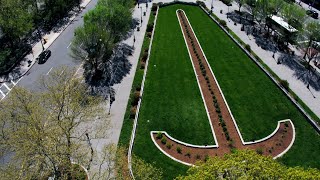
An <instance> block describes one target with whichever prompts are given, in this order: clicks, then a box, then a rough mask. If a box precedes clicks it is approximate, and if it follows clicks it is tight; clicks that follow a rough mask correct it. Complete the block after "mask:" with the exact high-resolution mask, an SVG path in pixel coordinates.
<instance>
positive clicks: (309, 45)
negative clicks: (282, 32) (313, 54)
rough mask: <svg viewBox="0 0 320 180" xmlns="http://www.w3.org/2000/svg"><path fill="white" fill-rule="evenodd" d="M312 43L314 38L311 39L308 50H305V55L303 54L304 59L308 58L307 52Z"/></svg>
mask: <svg viewBox="0 0 320 180" xmlns="http://www.w3.org/2000/svg"><path fill="white" fill-rule="evenodd" d="M311 43H312V39H310V40H309V43H308V47H307V49H306V51H305V53H304V55H303V59H306V57H307V53H308V49H309V47H310V46H311Z"/></svg>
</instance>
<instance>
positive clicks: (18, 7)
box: [0, 0, 33, 46]
mask: <svg viewBox="0 0 320 180" xmlns="http://www.w3.org/2000/svg"><path fill="white" fill-rule="evenodd" d="M26 5H27V4H26V3H25V1H23V0H1V1H0V27H1V29H2V31H3V33H4V34H5V35H6V36H7V37H8V38H9V40H10V44H11V46H13V45H14V41H15V40H19V39H20V38H21V37H22V36H23V35H25V34H26V33H27V32H29V31H30V30H31V29H32V26H33V23H32V14H31V13H29V12H28V6H26Z"/></svg>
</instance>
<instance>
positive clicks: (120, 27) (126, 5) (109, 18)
mask: <svg viewBox="0 0 320 180" xmlns="http://www.w3.org/2000/svg"><path fill="white" fill-rule="evenodd" d="M131 14H132V10H131V3H130V1H124V0H99V1H98V4H97V6H96V8H95V9H94V10H93V11H90V12H88V13H87V14H86V15H85V17H84V21H85V23H89V24H91V23H93V24H96V25H97V26H102V27H105V29H106V30H107V31H109V32H110V33H111V34H112V36H113V37H114V42H115V43H117V42H119V41H120V40H121V38H122V37H123V36H124V35H125V34H126V33H127V32H128V30H129V28H130V25H131V22H132V17H131V16H132V15H131Z"/></svg>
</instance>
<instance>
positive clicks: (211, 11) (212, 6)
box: [211, 0, 213, 12]
mask: <svg viewBox="0 0 320 180" xmlns="http://www.w3.org/2000/svg"><path fill="white" fill-rule="evenodd" d="M212 10H213V0H212V1H211V12H212Z"/></svg>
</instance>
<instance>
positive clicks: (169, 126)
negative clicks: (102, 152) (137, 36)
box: [120, 6, 214, 179]
mask: <svg viewBox="0 0 320 180" xmlns="http://www.w3.org/2000/svg"><path fill="white" fill-rule="evenodd" d="M146 43H148V42H147V41H145V42H144V45H143V46H145V44H146ZM138 67H139V66H138ZM142 75H143V72H142V71H141V70H137V72H136V75H135V80H134V85H133V88H132V90H133V91H134V89H135V85H136V86H138V85H139V84H140V83H141V79H142ZM139 80H140V81H139ZM130 102H131V100H130V101H129V104H128V107H130ZM128 109H129V108H128ZM128 109H127V113H126V115H125V120H124V125H123V128H122V132H121V136H120V144H123V145H127V144H126V143H127V142H128V140H129V138H130V133H131V128H132V120H129V118H128V117H129V112H128ZM152 130H163V131H167V132H168V133H169V134H170V135H171V136H173V137H174V138H176V139H179V140H181V141H185V142H187V143H192V144H200V145H204V144H214V140H213V135H212V133H211V128H210V125H209V120H208V118H207V115H206V112H205V108H204V104H203V101H202V98H201V94H200V90H199V87H198V85H197V81H196V77H195V74H194V71H193V68H192V64H191V60H190V58H189V55H188V51H187V48H186V45H185V42H184V39H183V36H182V32H181V29H180V26H179V24H178V19H177V17H176V13H175V7H173V6H172V7H168V8H163V9H160V11H159V16H158V20H157V26H156V31H155V37H154V40H153V47H152V52H151V58H150V61H149V67H148V75H147V79H146V82H145V90H144V95H143V100H142V106H141V109H140V114H139V120H138V129H137V136H136V139H135V145H134V153H135V154H136V155H138V156H141V157H142V158H143V159H145V160H146V161H147V162H150V163H152V162H155V163H156V166H158V167H160V168H162V169H163V170H164V171H165V177H166V178H169V179H172V178H174V177H176V176H177V175H178V174H183V173H185V171H186V169H187V167H186V166H181V164H179V163H176V162H174V161H172V160H171V159H169V158H168V157H166V156H165V155H163V154H162V153H160V151H159V150H158V149H157V148H156V146H155V145H154V143H153V142H152V140H151V137H150V131H152Z"/></svg>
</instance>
